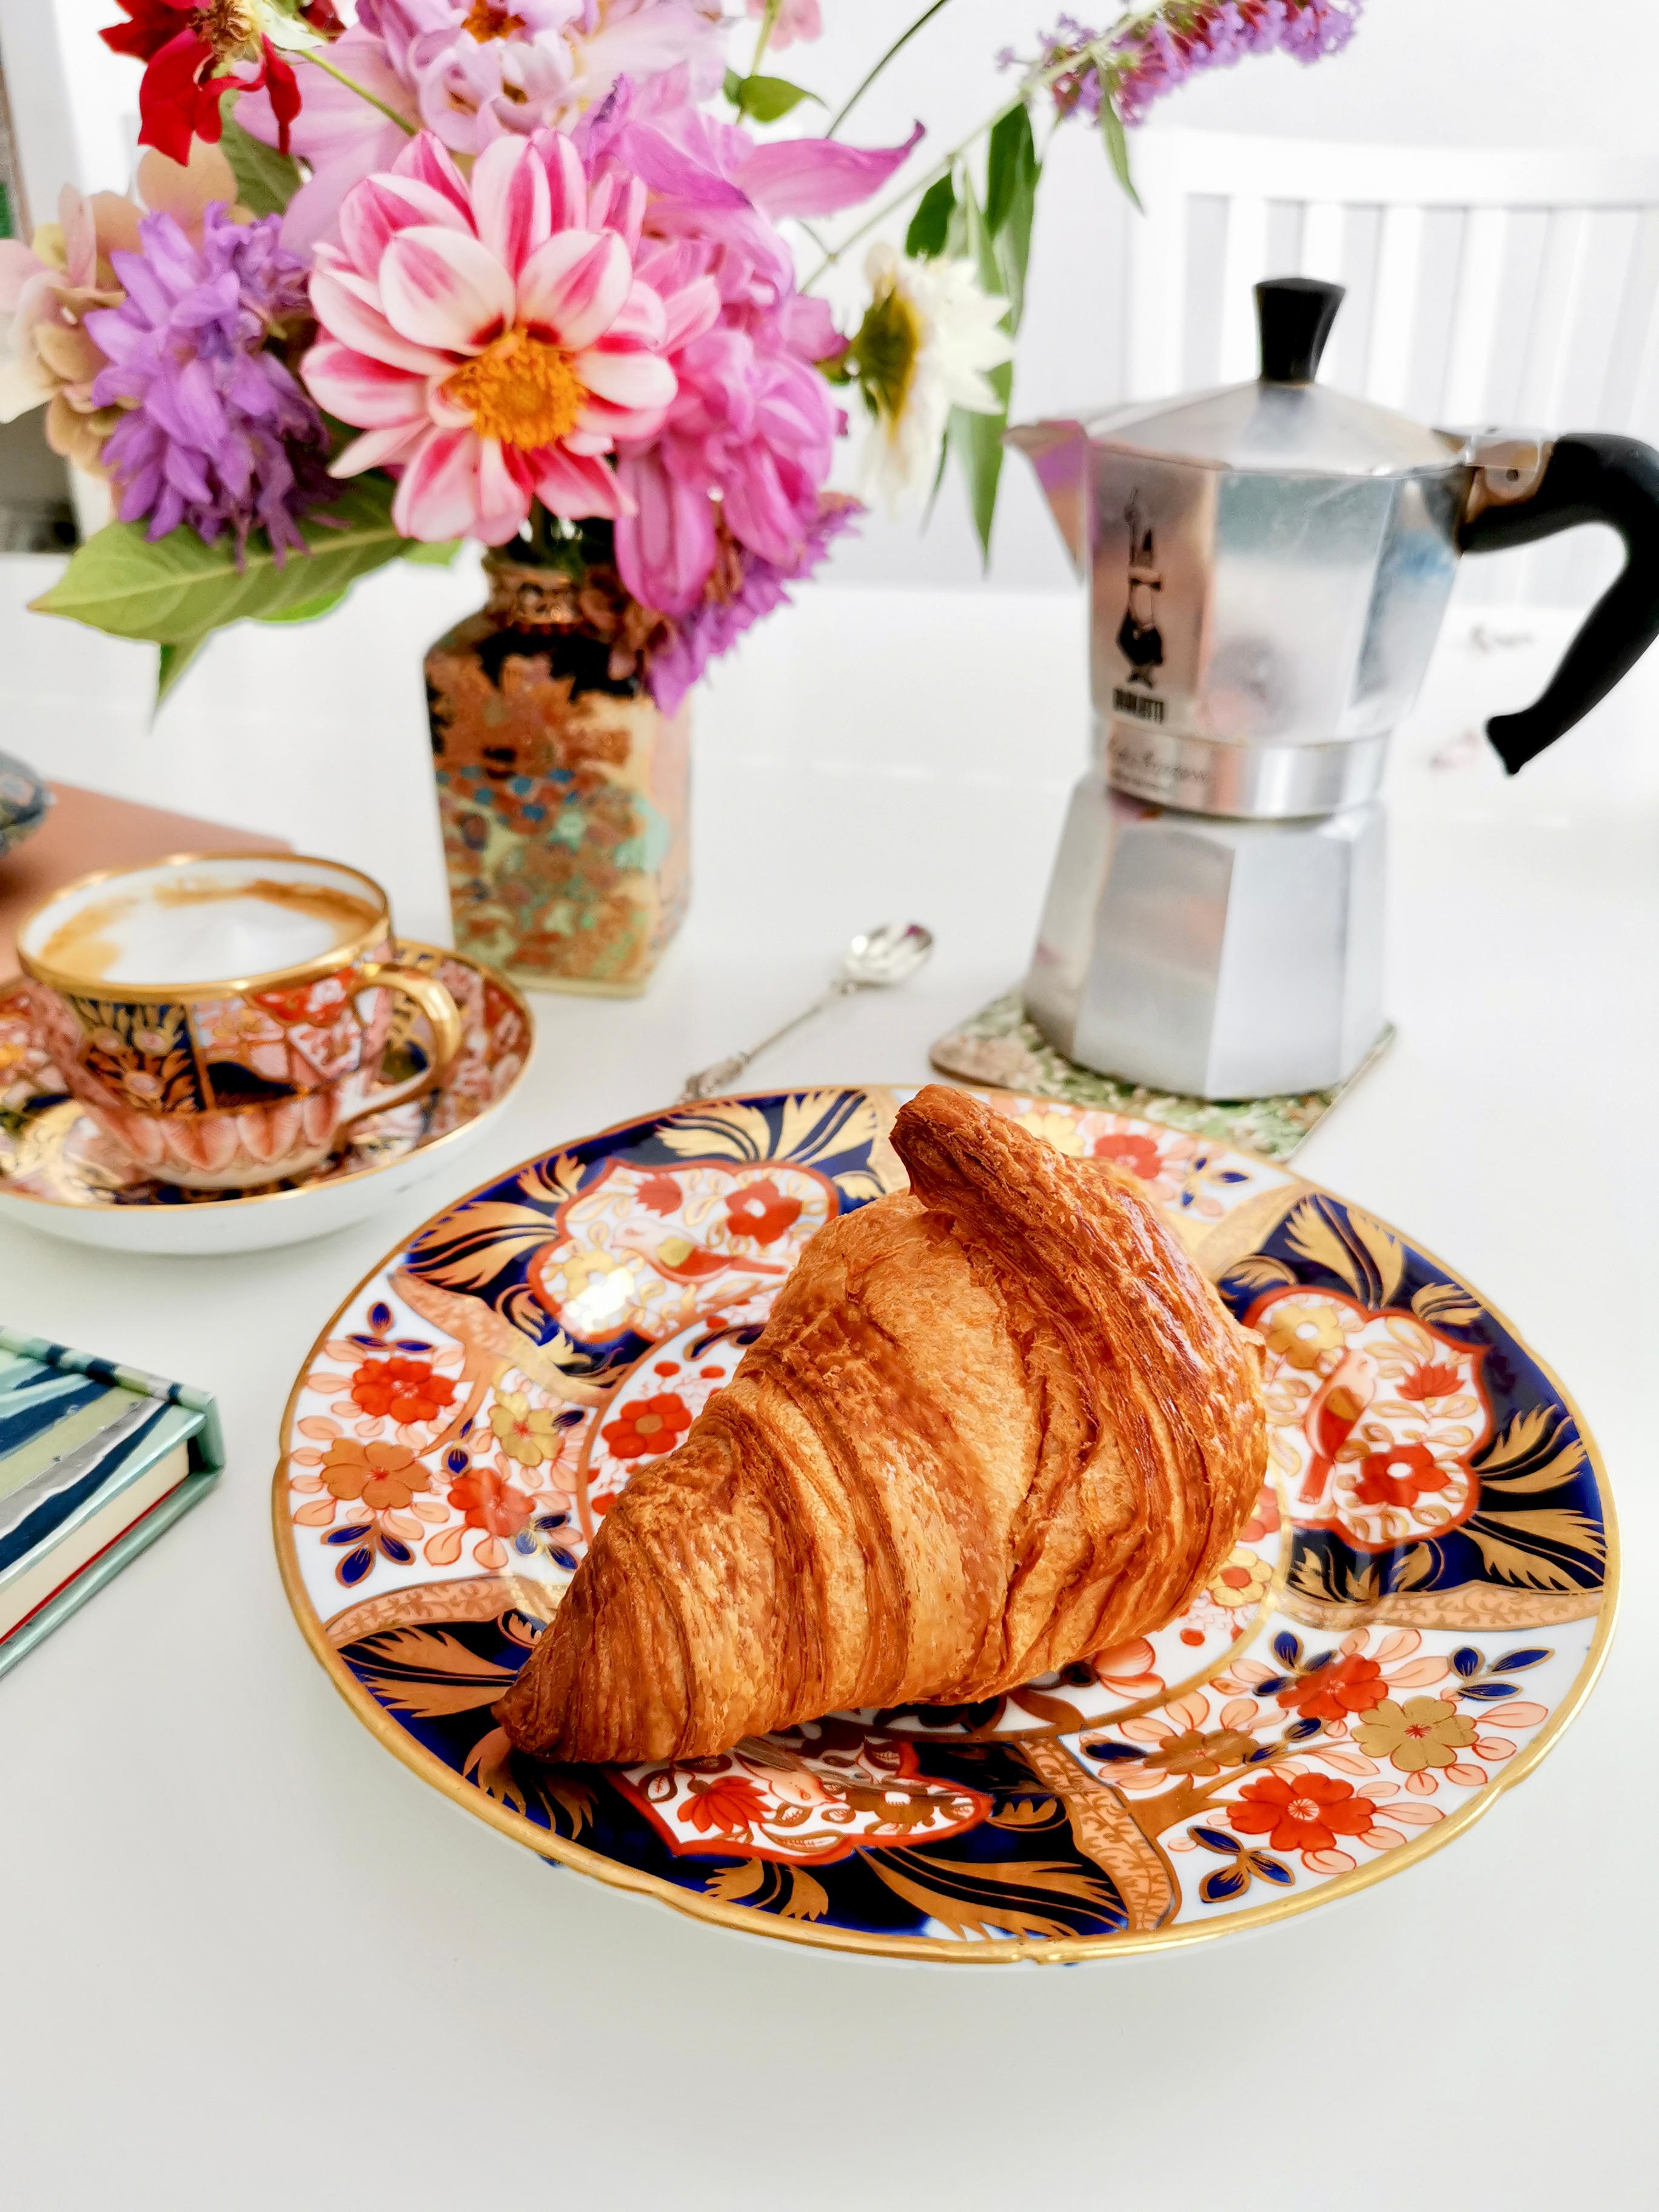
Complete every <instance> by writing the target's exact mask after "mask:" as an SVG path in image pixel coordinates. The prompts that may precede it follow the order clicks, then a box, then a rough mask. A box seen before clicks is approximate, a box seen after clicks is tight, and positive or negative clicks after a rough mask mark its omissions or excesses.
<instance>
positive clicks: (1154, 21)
mask: <svg viewBox="0 0 1659 2212" xmlns="http://www.w3.org/2000/svg"><path fill="white" fill-rule="evenodd" d="M1363 7H1364V0H1164V4H1163V5H1161V6H1159V7H1156V8H1149V9H1143V10H1141V11H1140V12H1139V13H1138V14H1136V15H1132V16H1131V17H1130V18H1129V19H1128V20H1127V21H1126V22H1125V23H1124V24H1123V25H1122V27H1121V28H1119V29H1116V30H1114V31H1110V32H1108V33H1101V32H1098V31H1091V30H1090V29H1089V28H1088V27H1086V26H1085V25H1084V24H1082V23H1079V21H1077V20H1076V18H1075V17H1074V16H1071V15H1062V16H1061V17H1060V20H1059V21H1058V22H1057V23H1056V24H1055V26H1054V29H1053V30H1052V31H1050V32H1048V33H1047V34H1046V35H1045V36H1044V37H1043V38H1042V40H1041V42H1040V44H1041V52H1039V53H1038V55H1037V57H1036V60H1035V61H1033V62H1030V63H1029V64H1018V65H1019V66H1022V67H1024V68H1025V69H1026V70H1027V72H1028V76H1035V77H1036V78H1037V79H1038V80H1039V81H1040V82H1042V84H1043V85H1044V86H1045V87H1046V88H1047V90H1048V94H1049V97H1050V98H1051V99H1052V100H1053V101H1054V108H1055V112H1057V113H1058V114H1060V115H1061V116H1067V115H1084V116H1086V117H1088V118H1090V119H1091V121H1092V120H1094V119H1096V118H1098V116H1099V113H1100V104H1101V100H1102V99H1103V97H1104V96H1105V95H1106V94H1109V95H1110V97H1111V100H1112V102H1113V105H1114V106H1115V108H1116V110H1117V112H1118V114H1119V115H1120V116H1121V118H1122V120H1123V121H1124V122H1125V123H1127V124H1136V123H1139V122H1140V121H1141V120H1142V119H1143V118H1144V117H1145V115H1146V111H1147V109H1148V108H1149V107H1150V106H1152V103H1153V102H1154V101H1155V100H1161V99H1162V98H1163V97H1164V94H1166V93H1170V92H1173V91H1174V90H1175V89H1176V87H1177V86H1178V85H1182V84H1184V83H1186V82H1187V81H1188V78H1189V77H1194V76H1197V75H1198V73H1199V72H1200V70H1211V69H1231V66H1232V64H1234V63H1235V62H1237V61H1240V60H1242V59H1243V57H1244V56H1245V55H1246V54H1266V53H1272V52H1275V51H1277V52H1281V53H1287V54H1290V55H1291V56H1292V58H1294V59H1296V60H1297V61H1299V62H1316V61H1318V60H1319V59H1321V58H1322V56H1324V55H1326V54H1334V53H1335V52H1338V51H1339V49H1340V48H1341V47H1343V46H1346V45H1347V43H1348V40H1350V39H1351V38H1352V36H1353V33H1354V28H1355V25H1356V23H1357V21H1358V17H1359V14H1360V10H1361V9H1362V8H1363ZM999 61H1000V64H1001V66H1003V67H1005V68H1006V67H1009V66H1012V65H1014V64H1016V63H1017V62H1018V58H1017V57H1015V56H1013V55H1012V54H1008V53H1007V52H1006V50H1005V53H1004V55H1002V56H1000V57H999Z"/></svg>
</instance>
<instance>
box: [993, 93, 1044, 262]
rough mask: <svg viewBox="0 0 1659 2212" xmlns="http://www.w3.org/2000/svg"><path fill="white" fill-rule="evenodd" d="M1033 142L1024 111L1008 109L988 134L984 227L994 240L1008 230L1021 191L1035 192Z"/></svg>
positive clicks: (1035, 177)
mask: <svg viewBox="0 0 1659 2212" xmlns="http://www.w3.org/2000/svg"><path fill="white" fill-rule="evenodd" d="M1036 180H1037V157H1036V140H1035V139H1034V138H1033V137H1032V136H1031V118H1030V114H1029V112H1027V110H1026V109H1025V108H1024V107H1023V106H1022V107H1011V108H1010V109H1009V111H1008V112H1007V113H1006V115H1003V116H1000V117H999V118H997V122H996V125H995V126H994V129H993V131H992V132H991V145H990V151H989V154H988V155H987V160H986V170H985V227H986V228H987V230H988V231H989V232H990V233H991V235H992V236H993V237H995V236H996V234H997V233H998V232H999V231H1000V230H1003V229H1005V228H1006V227H1007V223H1008V220H1009V217H1010V216H1011V215H1012V213H1013V210H1014V203H1015V200H1016V198H1017V197H1018V195H1019V194H1020V192H1021V191H1024V192H1025V193H1026V194H1027V195H1028V196H1029V195H1030V193H1033V192H1035V191H1036Z"/></svg>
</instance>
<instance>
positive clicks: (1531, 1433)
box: [1479, 1406, 1557, 1480]
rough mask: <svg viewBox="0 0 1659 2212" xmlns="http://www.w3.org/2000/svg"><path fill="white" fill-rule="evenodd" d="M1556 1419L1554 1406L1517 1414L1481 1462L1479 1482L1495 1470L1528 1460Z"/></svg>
mask: <svg viewBox="0 0 1659 2212" xmlns="http://www.w3.org/2000/svg"><path fill="white" fill-rule="evenodd" d="M1556 1418H1557V1416H1556V1411H1555V1408H1554V1407H1553V1406H1531V1407H1528V1409H1527V1411H1526V1412H1525V1413H1517V1414H1516V1417H1515V1419H1513V1420H1512V1421H1511V1422H1510V1425H1509V1426H1508V1427H1507V1428H1506V1429H1505V1430H1504V1431H1503V1433H1502V1435H1501V1436H1498V1437H1495V1438H1494V1439H1493V1442H1492V1445H1491V1446H1490V1448H1489V1449H1488V1450H1487V1451H1486V1455H1485V1456H1484V1458H1483V1459H1482V1460H1481V1462H1480V1469H1479V1472H1480V1476H1481V1478H1482V1480H1486V1479H1487V1478H1488V1477H1490V1475H1491V1474H1492V1470H1493V1468H1500V1467H1514V1466H1516V1465H1517V1464H1518V1463H1519V1462H1521V1461H1522V1460H1528V1459H1530V1458H1531V1457H1532V1455H1533V1454H1534V1452H1535V1451H1536V1450H1537V1449H1539V1447H1540V1445H1541V1444H1542V1443H1545V1442H1546V1441H1547V1438H1548V1437H1549V1436H1550V1433H1551V1431H1552V1430H1553V1427H1554V1425H1555V1421H1556Z"/></svg>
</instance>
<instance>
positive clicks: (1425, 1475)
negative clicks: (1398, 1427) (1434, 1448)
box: [1353, 1444, 1446, 1510]
mask: <svg viewBox="0 0 1659 2212" xmlns="http://www.w3.org/2000/svg"><path fill="white" fill-rule="evenodd" d="M1445 1481H1446V1478H1445V1475H1444V1474H1443V1471H1442V1470H1441V1469H1440V1468H1438V1467H1437V1466H1436V1465H1435V1462H1434V1455H1433V1454H1432V1453H1431V1451H1430V1450H1429V1449H1428V1447H1427V1445H1426V1444H1393V1445H1390V1447H1389V1449H1388V1450H1387V1451H1374V1452H1367V1453H1366V1455H1365V1456H1364V1459H1363V1460H1361V1462H1359V1480H1358V1482H1356V1483H1355V1485H1354V1486H1353V1494H1354V1496H1355V1498H1357V1499H1358V1502H1359V1503H1360V1504H1362V1505H1403V1506H1405V1507H1406V1508H1407V1510H1409V1509H1410V1508H1411V1507H1412V1506H1413V1505H1415V1504H1416V1503H1417V1501H1418V1499H1419V1498H1420V1497H1421V1496H1422V1495H1423V1493H1424V1492H1425V1491H1427V1490H1441V1489H1443V1488H1444V1487H1445Z"/></svg>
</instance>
